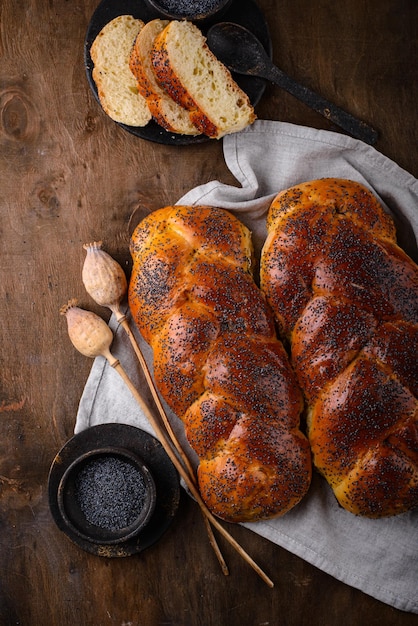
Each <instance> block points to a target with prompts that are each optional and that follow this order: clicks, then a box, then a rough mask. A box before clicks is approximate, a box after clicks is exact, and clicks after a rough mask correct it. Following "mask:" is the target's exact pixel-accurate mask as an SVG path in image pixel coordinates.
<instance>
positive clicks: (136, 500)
mask: <svg viewBox="0 0 418 626" xmlns="http://www.w3.org/2000/svg"><path fill="white" fill-rule="evenodd" d="M156 497H157V496H156V487H155V483H154V480H153V477H152V475H151V472H150V470H149V469H148V467H147V465H145V463H144V461H143V460H142V459H141V458H140V457H139V456H137V455H136V454H134V453H133V452H132V451H130V450H127V449H124V448H120V447H113V446H109V447H103V448H98V449H94V450H90V451H88V452H85V453H84V454H81V455H80V456H79V457H78V458H76V459H75V460H74V461H73V462H72V463H71V464H70V465H69V466H68V468H67V469H66V471H65V472H64V474H63V476H62V478H61V480H60V482H59V487H58V494H57V501H58V508H59V511H60V514H61V516H62V518H63V520H64V522H65V524H67V525H68V527H69V528H71V530H72V532H73V533H74V534H75V535H77V536H78V537H79V538H80V539H82V540H86V541H89V542H93V543H97V544H100V545H115V544H120V543H125V542H126V541H128V540H129V539H131V538H133V537H135V536H136V535H137V534H138V533H140V531H142V530H143V529H144V528H145V527H146V525H147V524H148V522H149V521H150V519H151V516H152V515H153V512H154V509H155V504H156Z"/></svg>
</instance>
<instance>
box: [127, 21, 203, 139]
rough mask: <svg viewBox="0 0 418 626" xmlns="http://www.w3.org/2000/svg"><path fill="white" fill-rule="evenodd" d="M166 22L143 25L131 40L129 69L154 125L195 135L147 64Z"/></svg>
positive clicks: (189, 122)
mask: <svg viewBox="0 0 418 626" xmlns="http://www.w3.org/2000/svg"><path fill="white" fill-rule="evenodd" d="M167 24H168V21H167V20H158V19H156V20H152V21H151V22H148V23H147V24H145V26H144V28H142V29H141V30H140V32H139V34H138V36H137V38H136V39H135V45H134V47H133V48H132V52H131V57H130V68H131V71H132V73H133V75H134V76H135V78H136V80H137V85H138V91H139V93H140V94H141V95H142V96H143V97H144V98H145V99H146V101H147V104H148V108H149V110H150V111H151V115H152V117H153V118H154V119H155V121H156V122H157V124H159V125H160V126H162V127H163V128H165V130H167V131H169V132H173V133H179V134H181V135H198V134H199V130H198V129H197V128H196V126H195V125H194V124H193V123H192V122H191V120H190V115H189V112H188V111H187V110H186V109H184V108H183V107H182V106H180V105H179V104H177V102H175V101H174V100H173V99H172V98H171V97H170V96H169V95H168V94H167V93H166V92H165V91H164V90H163V89H161V87H160V85H159V83H158V81H157V79H156V76H155V74H154V70H153V67H152V63H151V51H152V47H153V44H154V40H155V38H156V37H157V36H158V35H159V34H160V33H161V32H162V31H163V30H164V28H165V27H166V26H167Z"/></svg>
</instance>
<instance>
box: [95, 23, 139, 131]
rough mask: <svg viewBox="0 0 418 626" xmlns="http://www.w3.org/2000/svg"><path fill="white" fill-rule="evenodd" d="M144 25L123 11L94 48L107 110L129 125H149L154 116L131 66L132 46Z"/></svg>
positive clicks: (99, 89) (97, 80)
mask: <svg viewBox="0 0 418 626" xmlns="http://www.w3.org/2000/svg"><path fill="white" fill-rule="evenodd" d="M143 26H144V22H143V21H142V20H137V19H135V18H133V17H132V15H120V16H119V17H116V18H115V19H113V20H112V21H110V22H109V23H108V24H106V26H104V28H103V29H102V30H101V31H100V33H99V34H98V35H97V37H96V39H95V40H94V42H93V44H92V46H91V49H90V56H91V59H92V61H93V64H94V67H93V72H92V75H93V80H94V82H95V83H96V86H97V92H98V96H99V100H100V103H101V105H102V107H103V110H104V111H105V113H107V114H108V115H109V117H111V118H112V119H113V120H114V121H115V122H120V123H122V124H127V125H129V126H145V125H146V124H148V122H149V121H150V119H151V113H150V110H149V108H148V106H147V103H146V100H145V98H143V96H141V94H140V93H139V92H138V87H137V83H136V79H135V77H134V76H133V74H132V72H131V70H130V69H129V59H130V55H131V50H132V46H133V45H134V42H135V39H136V36H137V35H138V33H139V32H140V30H141V29H142V28H143Z"/></svg>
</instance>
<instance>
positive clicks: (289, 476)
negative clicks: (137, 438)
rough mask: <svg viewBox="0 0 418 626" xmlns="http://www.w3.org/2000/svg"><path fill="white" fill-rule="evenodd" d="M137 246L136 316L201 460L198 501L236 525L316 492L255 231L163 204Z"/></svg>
mask: <svg viewBox="0 0 418 626" xmlns="http://www.w3.org/2000/svg"><path fill="white" fill-rule="evenodd" d="M131 254H132V258H133V269H132V276H131V280H130V286H129V305H130V309H131V312H132V316H133V319H134V321H135V322H136V324H137V326H138V328H139V329H140V331H141V333H142V335H143V337H144V339H145V340H146V341H147V342H148V343H149V344H150V345H151V347H152V349H153V354H154V376H155V380H156V384H157V386H158V388H159V390H160V392H161V394H162V396H163V397H164V398H165V400H166V401H167V403H168V404H169V405H170V407H171V408H172V410H173V411H174V413H176V414H177V416H178V417H179V418H180V419H181V420H182V421H183V424H184V426H185V432H186V435H187V438H188V441H189V443H190V445H191V447H192V448H193V449H194V451H195V452H196V454H197V455H198V457H199V461H200V462H199V466H198V470H197V472H198V482H199V488H200V492H201V495H202V498H203V499H204V501H205V502H206V504H207V506H208V507H209V509H210V510H211V511H212V512H213V513H214V514H215V515H217V516H219V517H221V518H223V519H225V520H228V521H231V522H243V521H256V520H259V519H264V518H268V517H274V516H277V515H282V514H284V513H286V511H288V510H289V509H290V508H292V507H293V506H294V505H296V504H297V503H298V502H299V501H300V500H301V498H302V497H303V496H304V495H305V493H306V492H307V490H308V487H309V484H310V479H311V460H310V450H309V445H308V442H307V439H306V437H305V436H304V435H303V434H302V433H301V431H300V430H299V417H300V413H301V411H302V408H303V401H302V395H301V393H300V391H299V388H298V386H297V383H296V380H295V377H294V374H293V372H292V370H291V368H290V366H289V362H288V358H287V355H286V352H285V350H284V348H283V346H282V344H281V342H280V341H278V340H277V338H276V335H275V329H274V322H273V317H272V314H271V311H270V309H269V307H268V306H267V305H266V303H265V300H264V298H263V296H262V294H261V292H260V290H259V289H258V287H257V286H256V284H255V282H254V280H253V278H252V274H251V271H252V245H251V235H250V232H249V231H248V229H247V228H246V227H245V226H243V225H242V224H241V223H240V222H239V221H238V220H237V219H236V218H235V217H234V216H233V215H231V214H230V213H228V212H226V211H223V210H221V209H216V208H212V207H185V206H174V207H166V208H163V209H159V210H157V211H155V212H154V213H152V214H151V215H150V216H149V217H147V218H145V219H144V220H143V221H142V222H141V223H140V224H139V226H138V227H137V228H136V230H135V232H134V234H133V236H132V240H131Z"/></svg>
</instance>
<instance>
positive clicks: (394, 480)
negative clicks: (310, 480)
mask: <svg viewBox="0 0 418 626" xmlns="http://www.w3.org/2000/svg"><path fill="white" fill-rule="evenodd" d="M268 233H269V234H268V237H267V240H266V242H265V245H264V248H263V252H262V259H261V288H262V290H263V291H264V293H265V294H266V297H267V300H268V302H269V303H270V304H271V306H272V308H273V310H274V313H275V316H276V318H277V321H278V324H279V327H280V330H281V333H282V336H283V337H286V338H287V340H288V341H289V345H290V348H291V359H292V363H293V366H294V368H295V370H296V374H297V376H298V380H299V383H300V386H301V388H302V390H303V392H304V394H305V399H306V403H307V405H308V415H307V421H308V437H309V440H310V444H311V450H312V454H313V462H314V465H315V466H316V467H317V469H318V470H319V471H320V472H321V473H322V474H323V475H324V476H325V478H326V479H327V481H328V482H329V484H330V485H331V487H332V489H333V491H334V493H335V496H336V497H337V499H338V501H339V503H340V504H341V505H342V506H343V507H344V508H346V509H347V510H348V511H351V512H352V513H355V514H358V515H365V516H368V517H383V516H388V515H395V514H398V513H401V512H404V511H407V510H410V509H412V508H414V507H415V506H417V505H418V403H417V392H418V360H417V354H418V271H417V266H416V265H415V264H414V262H413V261H412V260H411V259H410V258H409V257H408V256H407V255H406V254H405V253H404V252H403V251H402V250H401V249H400V248H399V247H398V246H397V244H396V241H395V229H394V225H393V222H392V219H391V218H390V217H389V216H388V215H387V214H386V213H385V212H384V210H383V209H382V207H381V206H380V204H379V202H378V201H377V199H376V198H375V197H374V195H373V194H372V193H371V192H370V191H368V190H367V189H366V188H365V187H364V186H362V185H360V184H358V183H356V182H353V181H347V180H341V179H323V180H318V181H312V182H308V183H304V184H301V185H297V186H295V187H292V188H291V189H288V190H286V191H283V192H281V193H280V194H279V195H278V196H277V197H276V198H275V200H274V201H273V203H272V205H271V207H270V210H269V214H268Z"/></svg>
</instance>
